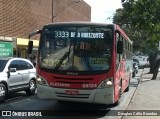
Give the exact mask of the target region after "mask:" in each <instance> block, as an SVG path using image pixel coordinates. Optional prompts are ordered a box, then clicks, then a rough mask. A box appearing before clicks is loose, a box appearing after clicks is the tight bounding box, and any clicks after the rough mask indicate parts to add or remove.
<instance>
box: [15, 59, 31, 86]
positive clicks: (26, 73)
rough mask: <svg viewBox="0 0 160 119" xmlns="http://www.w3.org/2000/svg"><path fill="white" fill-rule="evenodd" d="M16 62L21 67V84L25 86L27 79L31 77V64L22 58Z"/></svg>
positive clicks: (27, 82)
mask: <svg viewBox="0 0 160 119" xmlns="http://www.w3.org/2000/svg"><path fill="white" fill-rule="evenodd" d="M18 62H19V64H20V68H21V74H22V82H23V85H24V86H25V87H26V86H28V84H29V81H30V79H31V71H30V70H31V69H33V66H32V65H31V64H30V63H28V62H26V61H24V60H19V61H18Z"/></svg>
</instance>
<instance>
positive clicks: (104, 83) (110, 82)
mask: <svg viewBox="0 0 160 119" xmlns="http://www.w3.org/2000/svg"><path fill="white" fill-rule="evenodd" d="M111 86H113V77H111V78H107V79H105V80H104V81H102V82H101V83H100V84H99V85H98V88H107V87H111Z"/></svg>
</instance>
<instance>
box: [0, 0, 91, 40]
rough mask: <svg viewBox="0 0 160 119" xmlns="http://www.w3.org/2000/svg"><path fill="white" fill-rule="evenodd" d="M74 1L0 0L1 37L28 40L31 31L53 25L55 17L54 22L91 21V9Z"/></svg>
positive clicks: (85, 4)
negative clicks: (45, 25)
mask: <svg viewBox="0 0 160 119" xmlns="http://www.w3.org/2000/svg"><path fill="white" fill-rule="evenodd" d="M72 1H73V0H53V1H52V0H0V36H8V37H17V38H27V37H28V34H29V33H30V32H31V31H33V30H36V29H38V28H39V27H41V26H42V25H44V24H48V23H51V22H52V18H53V16H56V17H54V19H53V21H54V22H59V21H90V20H91V7H90V6H89V5H88V4H87V3H85V2H84V1H82V2H80V3H73V2H72ZM52 3H54V5H53V7H54V8H53V9H52ZM52 10H53V12H52ZM52 15H53V16H52Z"/></svg>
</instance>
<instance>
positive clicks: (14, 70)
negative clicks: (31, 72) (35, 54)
mask: <svg viewBox="0 0 160 119" xmlns="http://www.w3.org/2000/svg"><path fill="white" fill-rule="evenodd" d="M10 72H16V68H9V69H8V71H7V77H8V78H10V76H11V74H10Z"/></svg>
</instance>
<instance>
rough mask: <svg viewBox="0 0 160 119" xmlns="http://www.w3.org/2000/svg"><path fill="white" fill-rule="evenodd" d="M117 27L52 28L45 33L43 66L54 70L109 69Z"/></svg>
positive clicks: (46, 28)
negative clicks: (114, 28)
mask: <svg viewBox="0 0 160 119" xmlns="http://www.w3.org/2000/svg"><path fill="white" fill-rule="evenodd" d="M112 42H113V27H111V26H54V27H53V26H52V27H51V26H50V27H45V28H43V30H42V36H41V40H40V46H39V48H40V51H39V54H40V62H39V63H40V67H41V68H44V69H52V70H67V71H98V70H108V69H109V68H110V64H111V55H112V54H111V51H112V44H113V43H112Z"/></svg>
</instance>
